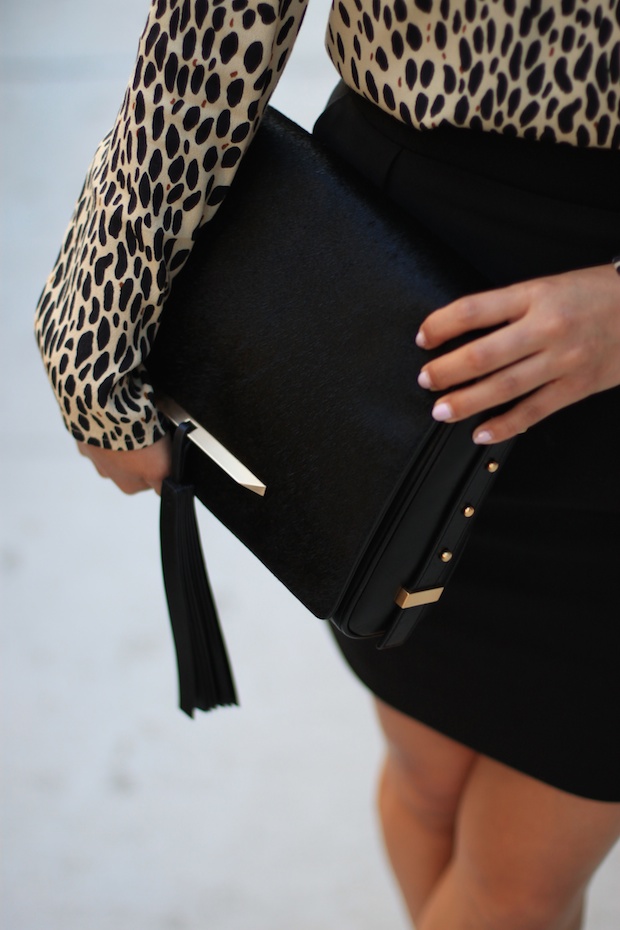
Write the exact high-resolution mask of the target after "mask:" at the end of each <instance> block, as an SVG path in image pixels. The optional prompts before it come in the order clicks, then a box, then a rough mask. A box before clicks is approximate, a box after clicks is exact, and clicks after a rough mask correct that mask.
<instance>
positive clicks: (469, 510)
mask: <svg viewBox="0 0 620 930" xmlns="http://www.w3.org/2000/svg"><path fill="white" fill-rule="evenodd" d="M475 512H476V510H475V508H474V507H472V505H471V504H467V506H466V507H463V516H464V517H473V515H474V514H475Z"/></svg>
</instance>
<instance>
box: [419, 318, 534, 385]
mask: <svg viewBox="0 0 620 930" xmlns="http://www.w3.org/2000/svg"><path fill="white" fill-rule="evenodd" d="M542 347H543V339H542V337H541V334H540V333H538V332H537V331H536V330H535V329H534V328H532V327H531V326H528V325H526V324H525V323H524V321H522V320H519V321H517V322H515V323H513V324H511V325H510V326H503V327H502V328H501V329H498V330H495V331H494V332H492V333H488V334H487V335H485V336H480V337H479V338H478V339H474V340H473V341H472V342H470V343H467V344H466V345H464V346H461V347H460V348H458V349H455V350H454V351H452V352H447V353H446V354H445V355H440V356H439V357H438V358H436V359H434V360H433V361H432V362H429V363H428V364H427V365H425V366H424V367H423V368H422V370H421V372H420V375H419V378H418V381H419V384H420V386H421V387H423V388H427V389H428V390H432V391H445V390H448V389H449V388H451V387H455V386H456V385H459V384H466V383H467V382H469V381H474V380H477V379H479V378H482V377H484V376H485V375H489V374H491V373H492V372H496V371H499V370H500V369H503V368H506V367H507V366H509V365H512V364H514V363H516V362H519V361H521V360H522V359H525V358H528V357H529V356H532V355H535V354H536V353H537V352H538V351H540V349H541V348H542ZM532 386H535V385H532Z"/></svg>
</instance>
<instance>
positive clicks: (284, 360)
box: [147, 110, 509, 714]
mask: <svg viewBox="0 0 620 930" xmlns="http://www.w3.org/2000/svg"><path fill="white" fill-rule="evenodd" d="M485 286H486V283H485V281H484V280H481V279H480V277H479V276H478V275H477V274H474V272H473V271H472V270H471V269H470V268H469V267H467V266H465V265H464V264H463V262H462V261H461V260H460V259H458V258H457V257H456V256H454V255H452V254H450V253H449V252H447V251H446V248H445V247H444V246H443V245H440V244H438V243H437V242H436V241H434V240H433V239H432V237H431V236H430V235H429V233H428V232H427V231H426V230H423V229H421V228H418V227H417V226H416V225H415V224H414V223H413V222H412V221H411V219H410V218H409V217H406V216H404V215H402V214H401V213H400V212H399V211H398V210H396V209H395V208H394V207H393V206H391V205H390V204H389V203H387V202H386V201H385V200H384V199H383V198H382V197H381V196H380V194H378V193H377V192H375V191H374V190H371V189H369V186H368V185H367V184H366V183H365V182H363V181H362V180H361V179H359V178H358V177H357V176H356V175H355V174H354V172H353V171H352V169H351V168H350V167H348V166H345V165H343V164H342V163H341V162H340V161H339V160H337V159H335V158H334V157H333V156H331V155H330V154H329V153H327V152H326V151H325V150H324V149H323V148H322V147H321V146H320V145H319V143H318V142H317V141H316V140H314V139H313V138H312V136H310V135H309V134H308V133H306V132H304V131H303V130H302V129H300V128H299V127H298V126H296V125H295V124H294V123H291V122H290V121H289V120H288V119H286V118H285V117H283V116H282V115H281V114H279V113H277V112H276V111H274V110H270V111H269V112H268V114H267V116H266V118H265V119H264V121H263V123H262V125H261V128H260V129H259V132H258V134H257V136H256V138H255V140H254V141H253V142H252V145H251V146H250V149H249V151H248V153H247V155H246V156H245V158H244V160H243V163H242V165H241V166H240V168H239V171H238V173H237V175H236V177H235V181H234V184H233V186H232V188H231V190H230V192H229V194H228V196H227V198H226V201H225V202H224V204H223V205H222V207H221V209H220V211H219V212H218V214H217V216H216V217H215V219H214V220H213V221H212V222H211V223H210V224H209V225H208V226H207V227H206V228H205V229H204V230H203V231H202V233H201V234H200V237H199V238H198V240H197V242H196V243H195V246H194V248H193V251H192V254H191V256H190V258H189V260H188V262H187V264H186V266H185V267H184V269H183V270H182V272H181V273H180V274H179V275H178V276H177V278H176V279H175V281H174V284H173V287H172V292H171V294H170V296H169V298H168V300H167V302H166V305H165V308H164V313H163V318H162V323H161V328H160V330H159V333H158V336H157V339H156V341H155V345H154V347H153V350H152V353H151V355H150V357H149V359H148V360H147V367H148V369H149V371H150V375H151V377H152V379H153V383H154V385H155V387H156V390H157V392H158V397H159V403H160V406H161V409H162V411H163V412H164V413H165V414H166V415H167V416H168V417H169V419H170V421H171V423H173V424H174V425H175V427H176V429H175V436H174V444H173V449H174V451H173V459H174V471H173V474H172V476H171V477H170V478H169V479H168V480H167V481H166V482H165V484H164V488H163V492H162V504H161V507H162V513H161V530H162V556H163V566H164V580H165V584H166V589H167V595H168V603H169V607H170V614H171V621H172V628H173V633H174V638H175V645H176V650H177V659H178V666H179V679H180V704H181V707H182V709H183V710H185V711H186V712H187V713H189V714H191V713H192V712H193V710H194V708H200V709H203V710H207V709H209V708H210V707H213V706H216V705H218V704H229V703H234V702H236V696H235V689H234V684H233V680H232V675H231V672H230V668H229V666H228V662H227V658H226V650H225V648H224V644H223V640H222V637H221V633H220V630H219V626H218V622H217V615H216V613H215V608H214V606H213V602H212V598H211V594H210V590H209V586H208V581H207V579H206V575H205V573H204V569H203V559H202V555H201V549H200V541H199V539H198V533H197V529H196V523H195V514H194V511H193V497H194V495H195V496H196V497H198V498H199V499H200V500H201V501H202V502H203V504H204V505H205V506H206V507H208V508H209V510H210V511H211V512H212V513H213V514H214V515H215V516H216V517H217V518H218V519H219V520H220V521H221V522H222V523H223V524H224V525H225V526H227V527H228V528H229V529H230V530H231V531H232V532H233V533H234V534H235V535H236V536H237V537H238V538H239V539H240V540H241V541H242V542H243V543H244V544H245V545H246V546H247V547H248V548H249V549H250V550H252V551H253V552H254V553H255V554H256V555H257V556H258V558H259V559H260V560H261V561H262V562H263V563H264V564H265V565H266V566H267V568H269V569H270V570H271V571H272V572H273V574H274V575H276V576H277V577H278V578H279V579H280V580H281V581H282V582H283V583H284V584H285V585H286V586H287V587H288V588H289V589H290V590H291V591H292V592H293V594H294V595H295V596H296V597H297V598H298V599H299V600H300V601H302V602H303V603H304V604H305V605H306V606H307V607H308V609H309V610H310V611H312V613H313V614H315V615H316V616H317V617H320V618H329V619H330V620H331V621H332V622H333V623H335V624H336V625H337V626H338V627H339V628H340V629H341V630H343V631H344V632H345V633H347V634H348V635H350V636H362V637H369V636H372V637H376V641H377V645H378V647H379V648H387V647H392V646H397V645H398V644H400V643H402V642H404V640H405V639H406V638H407V637H408V636H409V634H410V633H411V631H412V630H413V628H414V626H415V625H416V623H418V622H419V620H420V619H421V618H422V617H423V616H424V615H425V614H426V613H427V612H429V611H432V604H433V603H435V602H436V601H437V600H438V599H439V598H440V597H441V593H442V591H443V589H444V587H445V585H446V583H447V581H448V578H449V575H450V573H451V571H452V570H453V568H454V566H455V564H456V562H457V560H458V557H459V555H460V553H461V552H462V550H463V547H464V545H465V542H466V538H467V534H468V532H469V530H470V527H471V524H472V521H473V520H474V519H475V516H474V515H475V513H476V511H477V509H478V507H479V506H480V504H481V501H482V498H483V497H484V495H485V493H486V491H487V490H488V487H489V485H490V484H491V482H492V480H493V476H494V474H495V473H496V472H497V469H498V468H499V466H500V463H501V461H502V459H503V457H504V456H505V455H506V453H507V451H508V445H509V444H502V445H501V446H497V445H496V446H493V447H492V449H488V448H484V447H479V446H476V445H474V443H473V442H472V439H471V433H472V429H473V427H474V426H475V423H474V422H473V421H468V422H464V423H459V424H455V425H446V424H439V423H436V422H435V421H434V420H433V419H432V417H431V407H432V403H433V398H432V396H430V395H429V393H428V392H427V391H424V390H422V389H420V388H419V386H418V384H417V375H418V372H419V370H420V367H421V366H422V364H423V363H424V362H425V361H426V360H427V359H428V357H429V356H428V354H427V353H423V352H422V351H421V350H420V349H418V348H417V346H416V344H415V335H416V333H417V330H418V327H419V325H420V323H421V322H422V321H423V319H424V318H425V317H426V316H427V315H428V313H429V312H430V311H432V310H433V309H435V308H437V307H440V306H442V305H444V304H446V303H448V302H449V301H451V300H453V299H455V298H456V297H458V296H461V295H463V294H465V293H468V292H469V293H470V292H473V291H476V290H481V289H484V288H485ZM429 622H432V618H431V619H430V620H429Z"/></svg>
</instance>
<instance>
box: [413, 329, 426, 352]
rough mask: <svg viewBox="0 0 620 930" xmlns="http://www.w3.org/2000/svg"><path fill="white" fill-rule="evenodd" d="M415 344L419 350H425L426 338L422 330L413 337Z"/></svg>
mask: <svg viewBox="0 0 620 930" xmlns="http://www.w3.org/2000/svg"><path fill="white" fill-rule="evenodd" d="M415 344H416V345H417V346H419V347H420V349H425V348H426V336H425V335H424V333H423V332H422V330H420V331H419V332H418V335H417V336H416V337H415Z"/></svg>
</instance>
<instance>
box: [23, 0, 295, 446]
mask: <svg viewBox="0 0 620 930" xmlns="http://www.w3.org/2000/svg"><path fill="white" fill-rule="evenodd" d="M237 7H238V4H236V3H235V2H234V0H225V2H224V3H222V4H220V5H218V6H211V5H210V4H207V3H206V2H202V0H195V2H193V3H191V4H184V5H181V6H177V7H175V9H174V10H170V9H169V5H168V4H167V3H165V2H163V0H154V2H153V3H152V6H151V9H150V12H149V17H148V20H147V23H146V27H145V30H144V32H143V34H142V37H141V39H140V43H139V48H138V57H137V61H136V66H135V69H134V73H133V76H132V79H131V81H130V83H129V85H128V87H127V90H126V93H125V97H124V100H123V103H122V106H121V109H120V111H119V114H118V116H117V119H116V121H115V124H114V127H113V129H112V130H111V132H110V133H109V134H108V136H106V138H105V139H104V140H103V142H102V143H101V145H100V146H99V148H98V150H97V152H96V154H95V158H94V160H93V162H92V165H91V167H90V169H89V172H88V175H87V178H86V182H85V185H84V188H83V190H82V193H81V195H80V197H79V199H78V203H77V205H76V208H75V212H74V215H73V218H72V220H71V224H70V226H69V229H68V231H67V235H66V238H65V241H64V244H63V246H62V249H61V251H60V254H59V256H58V259H57V262H56V264H55V266H54V269H53V270H52V273H51V275H50V277H49V278H48V281H47V283H46V286H45V288H44V290H43V293H42V295H41V298H40V301H39V306H38V309H37V318H36V334H37V339H38V342H39V346H40V349H41V352H42V355H43V358H44V362H45V365H46V368H47V370H48V374H49V377H50V380H51V382H52V385H53V387H54V390H55V391H56V394H57V397H58V400H59V404H60V407H61V411H62V414H63V417H64V419H65V422H66V425H67V427H68V429H69V430H70V431H71V433H72V434H73V436H74V437H75V438H76V439H77V440H79V441H84V442H87V443H89V444H94V445H100V446H103V447H104V448H107V449H117V450H120V449H136V448H139V447H141V446H143V445H148V444H150V443H152V442H154V441H156V440H157V439H159V438H161V437H162V435H163V433H164V427H163V424H162V423H161V421H160V418H159V417H158V415H157V413H156V411H155V408H154V405H153V399H152V390H151V387H150V384H149V382H148V378H147V377H146V372H145V369H144V368H143V366H142V362H143V360H144V358H145V357H146V356H147V355H148V352H149V350H150V347H151V345H152V344H153V340H154V338H155V335H156V332H157V324H158V319H159V315H160V312H161V309H162V306H163V303H164V300H165V297H166V295H167V293H168V290H169V287H170V284H171V281H172V279H173V277H174V275H175V274H176V273H177V272H178V271H179V270H180V268H181V267H182V266H183V263H184V261H185V259H186V258H187V256H188V254H189V251H190V250H191V246H192V242H193V240H194V238H195V236H196V233H197V231H198V230H199V229H200V227H201V226H203V225H204V224H205V223H206V222H208V220H209V219H211V218H212V216H213V215H214V214H215V212H216V211H217V209H218V207H219V205H220V204H221V202H222V200H223V199H224V197H225V194H226V191H227V189H228V187H229V185H230V183H231V181H232V178H233V177H234V174H235V172H236V169H237V167H238V164H239V161H240V159H241V157H242V154H243V152H244V151H245V149H246V148H247V146H248V144H249V143H250V141H251V139H252V137H253V134H254V132H255V131H256V128H257V126H258V123H259V120H260V116H261V114H262V112H263V110H264V108H265V106H266V103H267V101H268V99H269V96H270V95H271V93H272V91H273V89H274V87H275V85H276V83H277V80H278V78H279V76H280V74H281V72H282V69H283V67H284V63H285V61H286V59H287V56H288V54H289V52H290V50H291V48H292V45H293V43H294V40H295V37H296V34H297V32H298V29H299V26H300V24H301V20H302V19H303V13H304V9H305V0H292V2H291V0H289V2H283V3H282V4H280V5H278V4H276V3H274V2H259V0H250V2H249V3H248V5H247V6H246V7H245V8H244V9H243V10H242V11H239V10H238V9H236V8H237Z"/></svg>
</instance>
